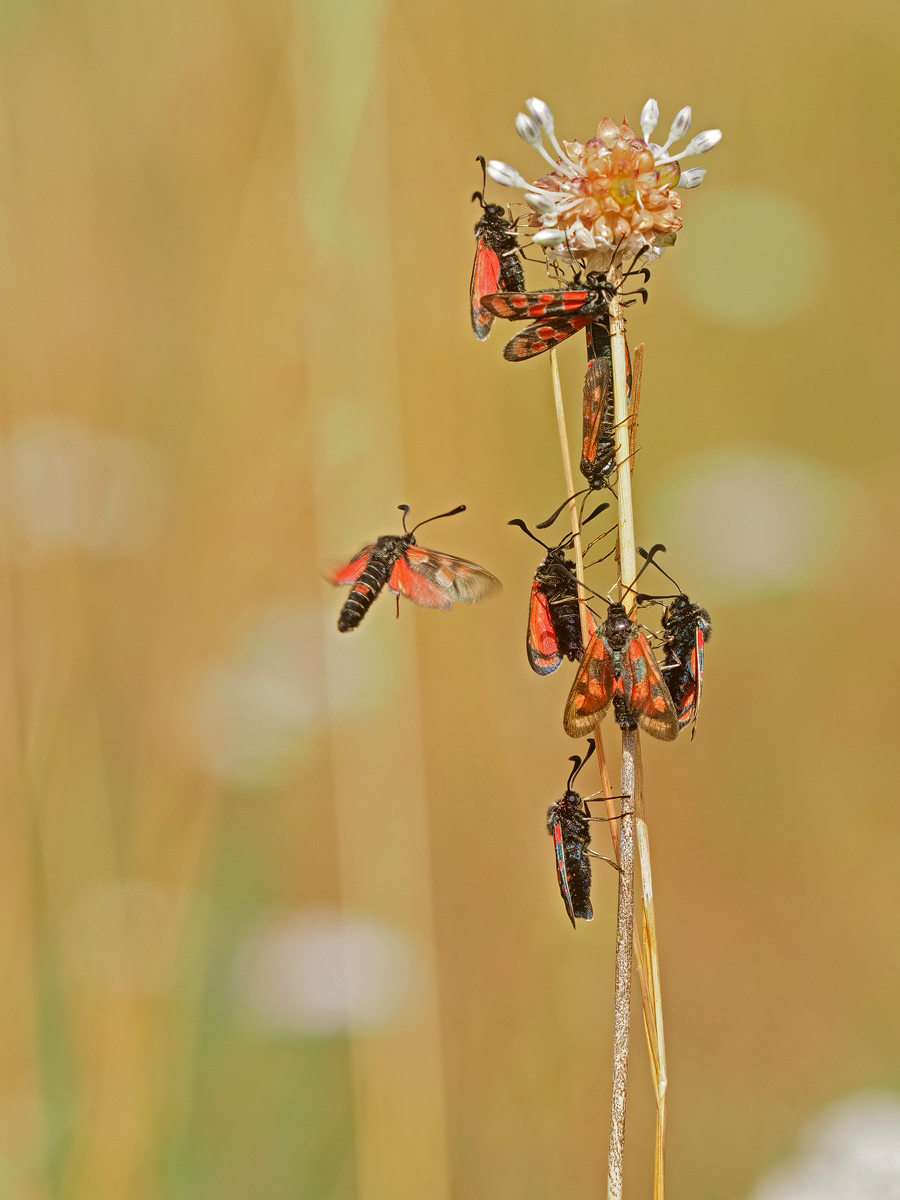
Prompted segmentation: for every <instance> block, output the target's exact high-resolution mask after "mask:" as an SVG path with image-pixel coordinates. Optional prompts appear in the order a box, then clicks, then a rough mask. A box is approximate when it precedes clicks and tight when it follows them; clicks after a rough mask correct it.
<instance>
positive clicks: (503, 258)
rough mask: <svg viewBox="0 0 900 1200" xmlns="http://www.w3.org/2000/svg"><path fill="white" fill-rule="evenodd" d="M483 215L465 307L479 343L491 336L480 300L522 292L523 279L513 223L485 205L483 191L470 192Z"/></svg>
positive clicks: (500, 210) (495, 207) (491, 319)
mask: <svg viewBox="0 0 900 1200" xmlns="http://www.w3.org/2000/svg"><path fill="white" fill-rule="evenodd" d="M478 162H480V163H481V170H482V173H483V175H484V185H483V186H484V187H485V188H486V186H487V170H486V167H485V163H484V155H483V154H479V155H478ZM472 199H473V200H477V201H478V202H479V204H480V205H481V207H482V209H483V214H482V216H481V217H480V218H479V220H478V223H477V225H476V226H475V238H476V248H475V262H474V263H473V265H472V279H471V282H470V284H469V305H470V308H471V313H472V330H473V332H474V334H475V336H476V337H477V338H478V340H479V341H483V340H484V339H485V338H486V337H487V335H488V334H489V333H490V332H491V326H492V325H493V324H494V316H493V314H492V313H489V312H488V311H487V309H485V308H484V307H483V306H482V303H481V301H482V298H483V297H484V296H486V295H489V294H490V293H491V292H497V291H501V292H523V291H524V290H525V277H524V275H523V274H522V264H521V263H520V262H519V239H518V238H517V237H516V234H515V222H513V221H511V220H509V219H508V218H507V216H506V212H505V210H504V209H503V207H502V206H501V205H499V204H486V203H485V200H484V191H481V192H473V194H472Z"/></svg>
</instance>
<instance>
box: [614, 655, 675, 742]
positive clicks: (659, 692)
mask: <svg viewBox="0 0 900 1200" xmlns="http://www.w3.org/2000/svg"><path fill="white" fill-rule="evenodd" d="M639 664H640V665H639ZM622 685H623V693H624V696H625V700H626V703H627V705H628V707H629V709H630V710H631V712H632V713H633V715H634V716H635V718H636V719H637V722H638V724H639V725H640V726H641V728H642V729H646V730H647V732H648V733H651V734H652V735H653V736H654V737H658V738H661V739H662V740H663V741H672V740H673V739H674V738H675V737H677V735H678V728H679V726H678V717H677V714H676V712H675V706H674V704H673V703H672V698H671V696H670V695H669V689H668V688H667V687H666V684H665V681H664V680H663V677H662V672H661V671H660V669H659V664H658V663H657V661H656V658H655V657H654V655H653V651H652V650H651V649H650V643H649V642H648V641H647V639H646V638H645V637H644V635H643V634H642V633H633V634H632V636H631V638H630V639H629V642H628V647H627V651H626V657H625V662H624V663H623V664H622Z"/></svg>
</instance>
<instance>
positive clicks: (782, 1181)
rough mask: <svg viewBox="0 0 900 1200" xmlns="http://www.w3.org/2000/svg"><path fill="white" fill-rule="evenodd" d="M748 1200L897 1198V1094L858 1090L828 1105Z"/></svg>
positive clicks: (899, 1153) (899, 1152) (899, 1106)
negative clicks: (799, 1145)
mask: <svg viewBox="0 0 900 1200" xmlns="http://www.w3.org/2000/svg"><path fill="white" fill-rule="evenodd" d="M751 1200H900V1097H897V1096H896V1095H893V1094H891V1093H889V1092H887V1093H877V1092H876V1093H865V1092H863V1093H861V1094H858V1095H855V1096H847V1097H845V1098H844V1099H843V1100H840V1101H838V1102H837V1103H836V1104H834V1105H831V1106H830V1107H829V1108H827V1109H826V1110H825V1111H824V1112H823V1113H822V1114H821V1115H820V1116H819V1117H818V1119H816V1120H815V1121H814V1122H813V1123H812V1124H811V1125H810V1126H808V1127H807V1129H806V1130H805V1131H804V1134H803V1137H802V1149H801V1152H800V1153H799V1154H798V1155H797V1157H796V1158H795V1159H794V1160H793V1161H792V1162H790V1163H787V1164H785V1165H784V1166H781V1167H776V1168H775V1170H774V1171H772V1172H771V1173H770V1174H769V1175H768V1176H767V1177H766V1178H765V1179H763V1180H762V1182H761V1183H760V1184H759V1185H758V1186H757V1187H756V1188H755V1190H754V1191H753V1192H752V1194H751Z"/></svg>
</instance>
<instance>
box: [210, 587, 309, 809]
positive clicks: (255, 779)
mask: <svg viewBox="0 0 900 1200" xmlns="http://www.w3.org/2000/svg"><path fill="white" fill-rule="evenodd" d="M321 629H322V619H321V614H320V612H319V610H318V609H317V608H314V607H312V606H309V607H307V606H304V605H300V604H278V605H273V606H272V607H270V608H267V609H264V610H262V612H260V613H258V614H257V615H256V616H255V618H254V619H253V620H252V622H251V623H250V625H249V627H248V629H247V631H246V633H245V634H244V636H243V638H242V639H241V641H240V642H239V644H238V646H237V647H236V648H235V650H234V652H233V654H232V655H231V656H230V657H229V658H226V659H219V660H217V661H215V662H212V663H210V664H209V665H208V667H207V668H206V670H205V671H204V672H203V674H202V675H201V677H200V678H199V679H198V681H197V683H196V684H195V687H194V690H193V693H192V695H191V699H190V704H189V715H190V723H191V728H192V731H193V737H194V745H195V747H196V749H197V752H198V754H199V757H200V761H201V763H202V765H203V766H204V767H205V768H206V770H208V771H209V772H210V774H212V775H214V776H216V777H217V778H219V779H223V780H225V781H227V782H229V783H234V784H238V785H240V786H244V787H254V786H258V785H261V784H265V783H271V782H273V781H274V780H275V779H277V778H278V777H279V776H280V775H281V774H283V772H284V771H285V770H287V769H288V768H289V767H291V766H292V765H293V764H295V763H296V762H297V761H298V760H300V759H302V758H303V756H304V755H305V753H306V752H307V750H308V749H309V748H310V746H311V744H312V743H311V737H312V735H313V733H314V732H315V730H316V729H318V727H319V726H320V724H321V723H322V722H323V721H324V720H326V719H327V713H323V711H322V707H323V706H322V687H323V676H324V666H323V663H322V657H321V653H320V646H321Z"/></svg>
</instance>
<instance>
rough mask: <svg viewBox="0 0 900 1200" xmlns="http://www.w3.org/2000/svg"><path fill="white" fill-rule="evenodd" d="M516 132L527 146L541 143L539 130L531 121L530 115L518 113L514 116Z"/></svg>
mask: <svg viewBox="0 0 900 1200" xmlns="http://www.w3.org/2000/svg"><path fill="white" fill-rule="evenodd" d="M516 133H517V134H518V135H519V137H520V138H521V139H522V141H523V142H527V143H528V145H529V146H539V145H540V144H541V131H540V130H539V129H538V127H537V125H535V123H534V121H532V119H531V117H529V116H527V115H526V114H525V113H519V115H518V116H517V117H516Z"/></svg>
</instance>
